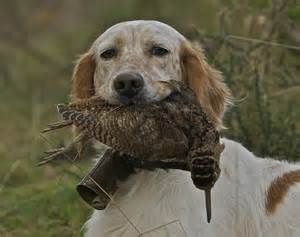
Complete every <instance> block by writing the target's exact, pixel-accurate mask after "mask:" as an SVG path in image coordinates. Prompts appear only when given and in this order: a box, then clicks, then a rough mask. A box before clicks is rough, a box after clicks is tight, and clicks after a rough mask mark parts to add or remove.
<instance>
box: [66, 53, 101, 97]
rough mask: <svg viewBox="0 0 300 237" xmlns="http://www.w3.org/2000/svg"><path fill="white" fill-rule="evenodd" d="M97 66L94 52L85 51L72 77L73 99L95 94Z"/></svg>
mask: <svg viewBox="0 0 300 237" xmlns="http://www.w3.org/2000/svg"><path fill="white" fill-rule="evenodd" d="M95 67H96V63H95V60H94V58H93V55H92V53H89V52H88V53H85V54H83V55H82V56H81V57H80V58H79V60H78V62H77V64H76V66H75V69H74V72H73V77H72V91H71V98H72V100H78V99H86V98H89V97H91V96H92V95H94V93H95V88H94V72H95Z"/></svg>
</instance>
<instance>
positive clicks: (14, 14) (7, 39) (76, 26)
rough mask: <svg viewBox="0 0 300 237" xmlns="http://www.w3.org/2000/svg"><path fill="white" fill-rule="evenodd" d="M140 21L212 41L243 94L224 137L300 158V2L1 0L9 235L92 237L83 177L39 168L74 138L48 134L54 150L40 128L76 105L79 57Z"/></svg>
mask: <svg viewBox="0 0 300 237" xmlns="http://www.w3.org/2000/svg"><path fill="white" fill-rule="evenodd" d="M133 19H156V20H160V21H163V22H166V23H168V24H170V25H172V26H174V27H175V28H177V29H178V30H179V31H180V32H182V33H183V34H185V35H186V36H187V37H188V38H190V39H193V40H197V41H199V42H201V43H202V44H203V47H204V48H205V50H206V54H207V57H208V60H209V61H210V63H211V64H213V65H214V66H215V67H217V68H218V69H219V70H221V71H222V72H223V74H224V78H225V81H226V83H227V84H228V85H229V87H230V88H231V90H232V92H233V95H234V97H235V102H234V103H235V105H234V106H232V107H231V108H230V110H229V111H228V113H227V115H226V116H225V119H224V121H225V126H226V127H227V129H226V130H224V131H223V133H224V135H226V136H227V137H230V138H233V139H236V140H238V141H241V142H242V143H243V144H244V145H246V146H247V147H248V148H249V149H250V150H252V151H253V152H254V153H255V154H257V155H260V156H272V157H275V158H278V159H288V160H291V161H295V160H300V156H299V154H300V141H299V139H300V138H299V129H300V127H299V126H300V122H299V115H300V108H299V106H300V101H299V96H300V79H299V75H300V74H299V71H300V60H299V59H300V57H299V56H300V49H299V47H300V24H299V23H300V4H299V1H298V2H297V1H296V0H273V1H271V0H219V1H218V0H202V1H191V0H185V1H179V0H173V1H165V0H152V1H146V0H124V1H116V0H110V1H99V0H97V1H96V0H89V1H79V0H77V1H75V0H65V1H61V0H27V1H21V0H9V1H1V3H0V131H1V135H0V139H1V140H0V236H1V237H2V236H5V237H8V236H9V237H11V236H24V237H25V236H30V237H31V236H44V237H48V236H61V235H63V236H81V235H82V232H81V227H82V224H83V223H84V221H85V220H86V219H87V218H88V216H89V214H90V213H91V209H90V208H89V207H88V206H87V205H86V204H85V203H83V201H82V200H81V199H80V198H79V196H78V195H77V193H76V191H75V184H76V183H77V182H78V181H79V180H80V177H82V175H83V174H82V172H81V171H80V170H78V169H77V168H76V167H75V166H74V165H70V164H61V165H57V166H50V165H47V166H43V167H35V164H36V162H37V161H38V159H39V158H40V157H41V154H42V152H43V151H44V150H46V149H48V148H51V147H53V146H57V145H59V144H64V143H67V141H68V140H69V139H70V134H67V133H68V132H66V131H65V132H61V133H57V134H55V135H51V136H48V137H47V139H50V141H51V144H49V142H46V141H45V140H44V139H43V138H42V137H41V136H40V133H39V131H40V130H41V129H42V128H44V127H45V126H46V124H47V123H50V122H53V121H55V120H56V119H57V116H56V112H55V106H54V105H55V104H57V103H60V102H64V101H67V100H68V94H69V90H70V77H71V74H72V68H73V66H74V64H73V62H74V60H75V59H76V58H77V56H78V55H79V54H81V53H83V52H84V51H85V50H86V49H87V48H88V47H89V46H90V45H91V43H92V42H93V41H94V40H95V39H96V37H97V36H98V35H99V34H100V33H101V32H102V31H103V30H104V29H106V28H107V27H109V26H111V25H113V24H114V23H117V22H119V21H124V20H133ZM236 36H240V37H246V38H247V39H245V38H237V37H236ZM248 38H256V39H262V40H265V41H268V42H269V43H262V42H257V41H253V40H249V39H248ZM270 41H272V42H279V43H282V44H284V46H283V45H279V46H278V45H273V44H272V43H270ZM287 45H294V46H296V47H294V48H289V47H288V46H287ZM297 47H298V48H297ZM52 143H53V144H52ZM80 166H81V167H86V166H87V164H80Z"/></svg>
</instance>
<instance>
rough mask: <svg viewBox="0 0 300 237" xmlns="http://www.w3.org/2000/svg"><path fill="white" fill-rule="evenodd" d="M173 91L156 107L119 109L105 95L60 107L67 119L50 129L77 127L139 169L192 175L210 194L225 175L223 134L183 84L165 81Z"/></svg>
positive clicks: (208, 203) (194, 180) (134, 106)
mask: <svg viewBox="0 0 300 237" xmlns="http://www.w3.org/2000/svg"><path fill="white" fill-rule="evenodd" d="M165 83H167V84H168V86H170V87H172V91H173V93H172V94H171V95H170V96H169V97H167V98H166V99H164V100H162V101H159V102H156V103H151V104H147V105H145V104H141V105H139V104H134V105H126V106H121V107H117V106H115V105H110V104H107V102H106V101H104V100H103V99H102V98H101V97H99V96H97V97H92V98H89V99H86V100H81V101H78V102H75V103H71V104H69V105H63V104H60V105H58V112H59V113H60V114H61V115H62V118H63V119H64V121H63V122H62V123H57V124H55V125H50V127H49V129H48V130H53V129H55V128H60V127H64V126H69V125H75V126H76V127H78V129H79V130H80V131H81V134H82V136H84V137H85V139H96V140H98V141H100V142H102V143H104V144H106V145H108V146H110V147H112V148H113V149H115V150H117V151H120V152H121V153H122V154H124V155H125V157H126V160H128V161H130V163H131V164H132V165H133V166H134V167H140V168H173V169H183V170H188V171H190V172H191V177H192V180H193V183H194V184H195V186H196V187H197V188H200V189H203V190H205V192H206V204H207V211H208V212H207V218H208V221H209V220H210V216H211V214H210V190H211V188H212V187H213V185H214V183H215V182H216V180H217V179H218V177H219V174H220V168H219V157H220V153H221V152H222V150H223V145H222V144H220V137H219V132H218V131H217V130H216V128H215V127H214V125H213V123H212V122H211V121H210V120H209V118H208V116H207V115H206V114H205V113H204V111H203V110H202V108H201V107H200V104H199V102H198V101H197V98H196V96H195V95H194V93H193V92H192V91H191V90H190V89H189V88H188V87H187V86H186V85H185V84H184V83H182V82H178V81H171V82H165Z"/></svg>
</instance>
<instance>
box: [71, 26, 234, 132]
mask: <svg viewBox="0 0 300 237" xmlns="http://www.w3.org/2000/svg"><path fill="white" fill-rule="evenodd" d="M170 80H178V81H185V82H186V83H187V84H188V85H189V86H190V87H191V89H192V90H194V92H195V93H196V95H197V96H198V98H199V102H200V104H201V105H202V107H203V108H204V109H205V111H206V113H207V114H208V115H209V116H210V118H211V119H212V121H213V122H214V123H215V125H217V126H218V125H220V124H221V120H222V116H223V114H224V111H225V108H226V105H227V103H228V98H229V91H228V89H227V87H226V86H225V84H224V83H223V82H222V77H221V74H220V73H219V72H218V71H217V70H215V69H214V68H212V67H211V66H210V65H209V64H208V63H207V61H206V59H205V56H204V54H203V52H202V49H201V47H200V46H199V45H196V44H193V43H191V42H190V41H188V40H187V39H186V38H185V37H184V36H183V35H181V34H180V33H179V32H177V31H176V30H175V29H173V28H172V27H170V26H168V25H166V24H164V23H161V22H157V21H129V22H123V23H119V24H117V25H114V26H112V27H111V28H109V29H108V30H106V31H105V32H104V33H103V34H102V35H100V36H99V38H98V39H97V40H96V41H95V42H94V43H93V45H92V47H91V48H90V49H89V50H88V52H87V53H85V54H84V55H83V56H82V57H81V58H80V59H79V61H78V62H77V65H76V67H75V69H74V74H73V86H72V99H73V100H77V99H85V98H89V97H91V96H93V95H101V96H102V97H103V98H104V99H105V100H107V101H108V102H109V103H112V104H128V103H151V102H155V101H160V100H162V99H164V98H166V97H167V96H169V95H170V94H171V93H172V89H171V87H169V86H168V84H167V83H164V82H167V81H170Z"/></svg>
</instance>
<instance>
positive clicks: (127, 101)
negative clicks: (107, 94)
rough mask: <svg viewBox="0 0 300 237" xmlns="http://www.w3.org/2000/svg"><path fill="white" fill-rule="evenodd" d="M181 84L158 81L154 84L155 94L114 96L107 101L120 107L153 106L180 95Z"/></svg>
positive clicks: (144, 92)
mask: <svg viewBox="0 0 300 237" xmlns="http://www.w3.org/2000/svg"><path fill="white" fill-rule="evenodd" d="M182 84H183V83H182V82H179V81H175V80H171V81H158V82H156V87H157V88H156V90H155V93H148V92H147V91H141V92H140V93H138V94H137V95H135V96H132V97H128V96H119V95H117V96H114V98H113V99H112V100H108V103H109V104H113V105H120V106H132V105H137V106H146V105H147V104H153V103H158V102H161V101H163V100H165V99H170V98H172V97H173V96H174V95H176V94H179V93H181V89H180V88H181V86H182Z"/></svg>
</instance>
